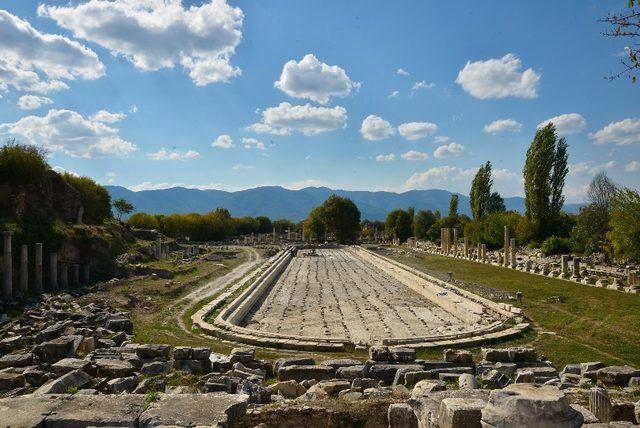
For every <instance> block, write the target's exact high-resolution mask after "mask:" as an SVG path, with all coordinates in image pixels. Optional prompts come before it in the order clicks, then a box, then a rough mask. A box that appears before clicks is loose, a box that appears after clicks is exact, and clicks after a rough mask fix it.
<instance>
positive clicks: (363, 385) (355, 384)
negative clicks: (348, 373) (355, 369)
mask: <svg viewBox="0 0 640 428" xmlns="http://www.w3.org/2000/svg"><path fill="white" fill-rule="evenodd" d="M377 384H378V381H377V380H375V379H370V378H366V377H365V378H357V379H354V380H353V381H352V382H351V388H358V389H367V388H373V387H375V386H376V385H377Z"/></svg>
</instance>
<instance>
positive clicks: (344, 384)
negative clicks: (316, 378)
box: [315, 379, 351, 396]
mask: <svg viewBox="0 0 640 428" xmlns="http://www.w3.org/2000/svg"><path fill="white" fill-rule="evenodd" d="M315 386H317V387H318V388H322V389H324V390H325V392H326V393H327V394H328V395H330V396H336V395H338V393H339V392H340V391H343V390H345V389H349V388H351V383H350V382H348V381H346V380H341V379H332V380H323V381H320V382H318V383H317V384H316V385H315Z"/></svg>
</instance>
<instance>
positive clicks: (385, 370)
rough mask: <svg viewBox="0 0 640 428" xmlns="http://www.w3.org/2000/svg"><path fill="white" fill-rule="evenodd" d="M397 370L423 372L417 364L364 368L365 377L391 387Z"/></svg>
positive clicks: (381, 365)
mask: <svg viewBox="0 0 640 428" xmlns="http://www.w3.org/2000/svg"><path fill="white" fill-rule="evenodd" d="M398 370H405V371H423V369H422V366H421V365H418V364H388V363H375V364H373V365H371V366H369V367H367V368H365V375H366V376H367V377H370V378H372V379H376V380H381V381H383V382H385V383H387V384H389V385H391V384H392V383H393V380H394V379H395V377H396V372H397V371H398Z"/></svg>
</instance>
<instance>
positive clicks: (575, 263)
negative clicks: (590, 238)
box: [571, 257, 581, 279]
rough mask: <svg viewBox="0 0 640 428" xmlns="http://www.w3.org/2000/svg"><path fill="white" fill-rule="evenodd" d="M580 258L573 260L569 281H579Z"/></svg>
mask: <svg viewBox="0 0 640 428" xmlns="http://www.w3.org/2000/svg"><path fill="white" fill-rule="evenodd" d="M580 278H581V276H580V257H574V258H573V273H572V275H571V279H580Z"/></svg>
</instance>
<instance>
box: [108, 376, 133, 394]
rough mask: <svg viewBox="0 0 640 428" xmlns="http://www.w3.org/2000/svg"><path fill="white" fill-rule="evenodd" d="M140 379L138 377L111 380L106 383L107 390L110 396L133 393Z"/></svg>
mask: <svg viewBox="0 0 640 428" xmlns="http://www.w3.org/2000/svg"><path fill="white" fill-rule="evenodd" d="M139 383H140V379H138V376H128V377H119V378H116V379H111V380H110V381H109V382H108V383H107V390H108V391H109V393H111V394H122V393H123V392H133V390H134V389H136V388H137V387H138V384H139Z"/></svg>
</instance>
